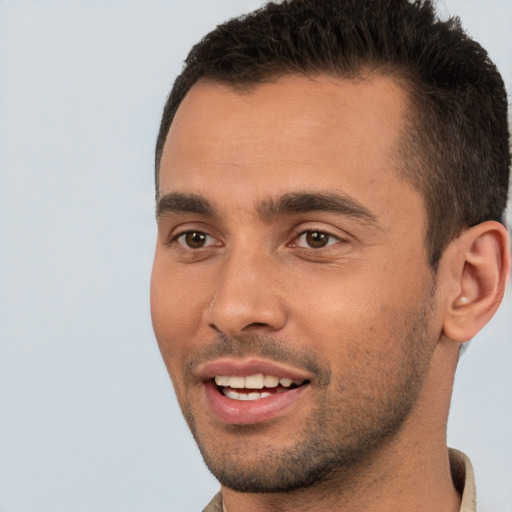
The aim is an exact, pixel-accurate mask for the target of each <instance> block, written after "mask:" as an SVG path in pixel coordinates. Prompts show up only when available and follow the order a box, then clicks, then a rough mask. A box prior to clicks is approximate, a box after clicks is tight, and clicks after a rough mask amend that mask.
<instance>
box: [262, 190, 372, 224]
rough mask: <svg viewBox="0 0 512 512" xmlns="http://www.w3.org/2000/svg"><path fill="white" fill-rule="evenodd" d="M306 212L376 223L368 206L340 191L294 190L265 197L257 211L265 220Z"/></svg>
mask: <svg viewBox="0 0 512 512" xmlns="http://www.w3.org/2000/svg"><path fill="white" fill-rule="evenodd" d="M308 212H326V213H335V214H337V215H344V216H347V217H354V218H357V219H360V220H363V221H365V222H368V223H371V224H377V218H376V216H375V215H374V214H373V213H372V212H371V211H370V210H369V209H368V208H366V207H365V206H363V205H362V204H361V203H359V201H357V200H356V199H354V198H353V197H350V196H348V195H346V194H340V193H331V192H324V193H322V192H319V193H308V192H296V193H290V194H285V195H283V196H281V197H279V198H277V199H266V200H264V201H262V202H261V203H260V204H259V205H258V213H259V215H260V217H261V218H263V219H264V220H266V221H271V220H273V219H275V218H276V217H280V216H283V215H293V214H297V213H308Z"/></svg>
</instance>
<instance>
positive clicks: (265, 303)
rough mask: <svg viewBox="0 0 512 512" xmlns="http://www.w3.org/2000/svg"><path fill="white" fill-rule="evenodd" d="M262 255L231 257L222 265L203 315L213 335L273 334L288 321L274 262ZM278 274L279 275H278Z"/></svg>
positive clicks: (234, 255) (237, 255) (235, 255)
mask: <svg viewBox="0 0 512 512" xmlns="http://www.w3.org/2000/svg"><path fill="white" fill-rule="evenodd" d="M270 260H271V258H265V257H264V256H262V255H259V256H258V255H252V256H250V255H248V254H247V253H246V254H233V255H231V257H229V258H226V260H225V261H224V262H223V263H222V268H221V269H220V272H219V274H218V276H217V281H216V284H217V286H216V290H215V295H214V297H213V299H212V301H211V303H210V306H209V308H208V310H207V311H205V314H206V321H207V323H208V325H209V326H210V327H211V328H212V329H213V330H215V331H216V332H219V333H222V334H225V335H228V336H235V335H239V334H242V333H248V332H251V331H254V332H255V331H259V332H261V333H262V332H265V333H269V332H273V331H278V330H280V329H282V328H283V327H284V326H285V325H286V322H287V312H286V308H285V304H284V300H283V297H282V296H281V295H282V290H280V286H279V278H278V277H277V275H276V270H277V269H276V268H274V267H275V266H276V264H275V262H274V263H273V262H272V261H270ZM277 274H278V272H277Z"/></svg>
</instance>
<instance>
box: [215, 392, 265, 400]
mask: <svg viewBox="0 0 512 512" xmlns="http://www.w3.org/2000/svg"><path fill="white" fill-rule="evenodd" d="M222 392H223V393H224V396H227V397H228V398H231V399H232V400H242V401H244V400H259V399H260V398H267V397H268V396H270V393H267V392H265V391H264V392H263V393H256V392H254V393H238V392H237V391H233V390H232V389H223V390H222Z"/></svg>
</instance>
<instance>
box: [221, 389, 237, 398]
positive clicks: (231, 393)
mask: <svg viewBox="0 0 512 512" xmlns="http://www.w3.org/2000/svg"><path fill="white" fill-rule="evenodd" d="M224 395H226V396H227V397H228V398H232V399H233V400H240V393H237V392H236V391H232V390H231V389H226V390H224Z"/></svg>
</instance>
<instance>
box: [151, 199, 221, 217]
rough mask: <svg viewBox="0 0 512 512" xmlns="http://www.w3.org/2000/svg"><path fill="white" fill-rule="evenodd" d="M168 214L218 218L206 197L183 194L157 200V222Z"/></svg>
mask: <svg viewBox="0 0 512 512" xmlns="http://www.w3.org/2000/svg"><path fill="white" fill-rule="evenodd" d="M167 213H197V214H199V215H206V216H208V217H215V216H216V213H215V210H214V208H213V206H212V205H211V203H210V202H209V201H208V200H207V199H205V198H204V197H202V196H199V195H196V194H181V193H179V192H171V193H169V194H164V195H162V196H160V197H159V198H158V199H157V202H156V218H157V220H158V219H160V218H161V217H163V216H165V214H167Z"/></svg>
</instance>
